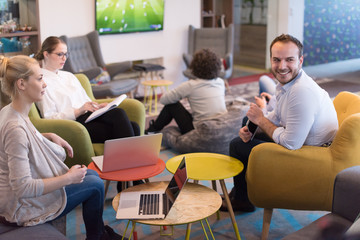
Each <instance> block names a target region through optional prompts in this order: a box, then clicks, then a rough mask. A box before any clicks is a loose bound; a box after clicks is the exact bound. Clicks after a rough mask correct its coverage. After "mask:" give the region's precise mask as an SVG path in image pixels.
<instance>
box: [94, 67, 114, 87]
mask: <svg viewBox="0 0 360 240" xmlns="http://www.w3.org/2000/svg"><path fill="white" fill-rule="evenodd" d="M110 80H111V79H110V75H109V73H108V71H105V70H103V69H101V73H100V74H99V75H97V76H96V77H94V78H93V79H91V80H90V83H91V84H96V85H101V84H103V83H107V82H110Z"/></svg>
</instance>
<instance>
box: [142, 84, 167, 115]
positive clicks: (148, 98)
mask: <svg viewBox="0 0 360 240" xmlns="http://www.w3.org/2000/svg"><path fill="white" fill-rule="evenodd" d="M141 84H142V85H144V88H145V89H144V93H145V95H144V104H145V105H148V106H149V114H157V93H156V88H157V87H165V88H166V90H168V86H169V85H171V84H173V82H172V81H169V80H164V79H160V80H146V81H142V82H141ZM147 87H150V94H149V95H147ZM153 95H155V97H154V108H155V111H154V112H152V111H151V109H152V98H153Z"/></svg>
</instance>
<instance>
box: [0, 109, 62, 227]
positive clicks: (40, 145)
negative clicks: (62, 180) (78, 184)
mask: <svg viewBox="0 0 360 240" xmlns="http://www.w3.org/2000/svg"><path fill="white" fill-rule="evenodd" d="M65 157H66V153H65V150H64V149H63V148H62V147H60V146H59V145H57V144H55V143H53V142H51V141H49V140H48V139H47V138H45V137H43V136H42V135H41V134H40V133H39V132H38V131H37V130H36V129H35V127H34V125H33V124H32V123H31V122H30V120H29V118H28V117H24V116H22V115H21V114H20V113H18V112H17V111H15V110H14V109H13V108H12V107H11V106H10V105H7V106H6V107H4V108H3V109H2V110H1V111H0V192H1V195H0V216H4V217H5V218H6V220H7V221H9V222H15V223H17V224H18V225H20V226H32V225H37V224H40V223H44V222H47V221H50V220H53V219H54V218H56V217H57V216H58V215H60V213H61V212H62V211H63V210H64V208H65V206H66V193H65V189H64V188H61V189H59V190H56V191H53V192H51V193H48V194H45V195H43V190H44V182H43V180H42V179H44V178H50V177H54V176H59V175H62V174H64V173H66V172H67V171H68V167H67V166H66V165H65V164H64V162H63V161H64V160H65Z"/></svg>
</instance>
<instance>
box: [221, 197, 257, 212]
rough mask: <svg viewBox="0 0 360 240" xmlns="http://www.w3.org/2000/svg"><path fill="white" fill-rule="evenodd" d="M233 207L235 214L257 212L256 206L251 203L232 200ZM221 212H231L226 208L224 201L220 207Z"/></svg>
mask: <svg viewBox="0 0 360 240" xmlns="http://www.w3.org/2000/svg"><path fill="white" fill-rule="evenodd" d="M231 206H232V208H233V211H234V212H254V211H255V206H254V205H252V203H251V202H249V201H240V200H236V199H231ZM220 211H223V212H228V211H229V209H228V208H227V206H226V202H225V200H224V201H223V203H222V205H221V207H220Z"/></svg>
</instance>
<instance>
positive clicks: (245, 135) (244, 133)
mask: <svg viewBox="0 0 360 240" xmlns="http://www.w3.org/2000/svg"><path fill="white" fill-rule="evenodd" d="M251 136H252V133H251V132H250V131H249V129H248V127H247V126H244V127H242V128H240V130H239V137H240V138H241V140H243V142H245V143H246V142H248V141H250V139H251Z"/></svg>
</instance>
